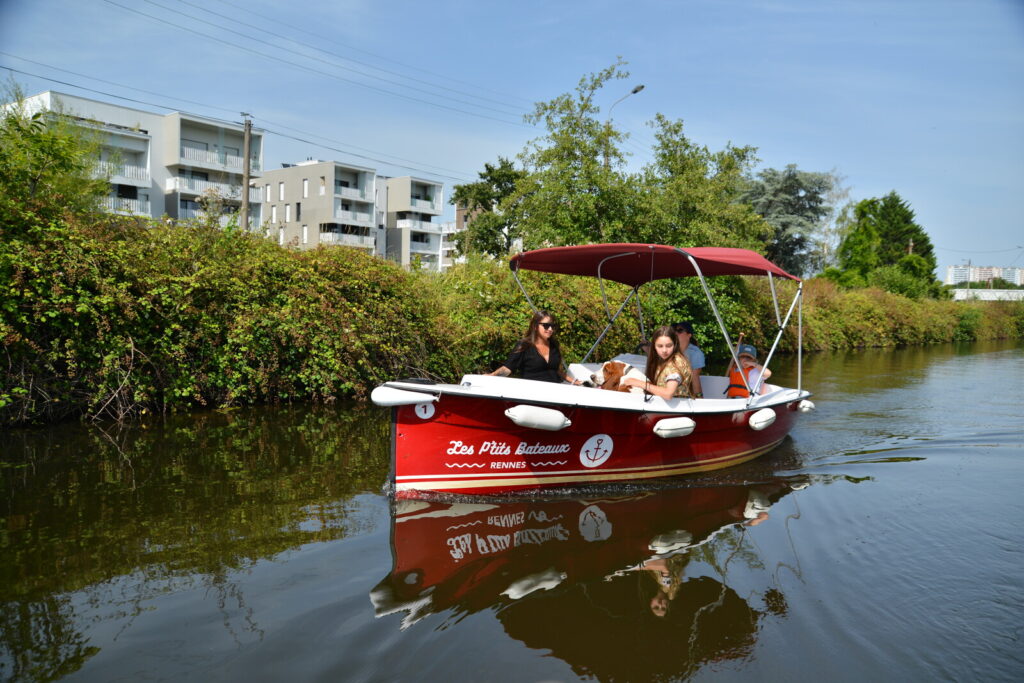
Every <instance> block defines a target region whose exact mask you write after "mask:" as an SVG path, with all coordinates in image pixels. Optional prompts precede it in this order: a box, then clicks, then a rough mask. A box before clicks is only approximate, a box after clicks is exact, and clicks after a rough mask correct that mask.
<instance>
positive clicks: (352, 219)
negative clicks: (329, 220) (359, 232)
mask: <svg viewBox="0 0 1024 683" xmlns="http://www.w3.org/2000/svg"><path fill="white" fill-rule="evenodd" d="M334 218H335V220H339V221H344V222H345V223H350V224H352V225H365V226H367V227H373V214H372V213H363V212H361V211H335V212H334Z"/></svg>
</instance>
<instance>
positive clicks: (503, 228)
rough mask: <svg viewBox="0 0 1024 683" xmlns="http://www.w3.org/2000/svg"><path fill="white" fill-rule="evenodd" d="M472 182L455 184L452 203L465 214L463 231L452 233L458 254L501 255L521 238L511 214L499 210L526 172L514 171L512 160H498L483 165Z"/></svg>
mask: <svg viewBox="0 0 1024 683" xmlns="http://www.w3.org/2000/svg"><path fill="white" fill-rule="evenodd" d="M479 176H480V180H478V181H477V182H475V183H466V184H465V185H456V186H455V191H454V192H453V193H452V197H451V200H450V201H451V203H452V204H454V205H455V206H458V207H461V208H463V209H465V210H466V211H467V212H468V216H467V222H466V229H465V230H461V231H459V232H457V233H456V234H455V238H454V239H455V244H456V248H457V249H458V250H459V253H460V254H469V253H483V254H489V255H491V256H503V255H504V254H507V253H508V252H509V251H510V250H511V249H512V245H513V244H514V242H515V241H516V240H517V239H518V238H520V236H521V232H520V230H519V228H518V225H517V224H516V222H515V221H513V220H512V216H513V215H514V214H512V213H509V212H508V211H507V207H506V208H505V209H502V208H501V207H502V202H503V201H505V200H506V199H507V198H509V197H511V196H512V195H513V194H514V193H515V192H516V186H517V184H518V183H519V181H520V180H522V179H523V178H525V177H526V173H525V172H524V171H522V170H521V169H517V168H515V166H514V165H513V163H512V161H510V160H509V159H506V158H504V157H498V163H497V164H490V163H485V164H484V170H483V171H481V172H480V173H479Z"/></svg>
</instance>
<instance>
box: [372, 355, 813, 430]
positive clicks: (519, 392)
mask: <svg viewBox="0 0 1024 683" xmlns="http://www.w3.org/2000/svg"><path fill="white" fill-rule="evenodd" d="M614 360H620V361H622V362H625V363H629V364H630V365H633V366H634V367H640V368H643V366H644V363H645V362H646V361H645V360H644V359H643V357H642V356H638V355H635V354H622V355H620V356H616V357H615V359H614ZM601 365H602V364H601V363H586V364H581V363H573V364H572V365H570V366H569V372H570V374H572V375H573V376H574V377H576V378H578V379H580V380H590V375H592V374H593V373H595V372H597V370H598V369H599V368H600V367H601ZM700 379H701V386H702V388H703V389H704V398H699V399H691V398H673V399H669V400H665V399H663V398H659V397H657V396H651V395H646V396H645V395H643V394H638V393H625V392H619V391H602V390H600V389H597V388H594V387H585V386H574V385H571V384H567V383H562V384H555V383H552V382H538V381H535V380H528V379H517V378H513V377H494V376H491V375H465V376H463V378H462V381H461V383H459V384H419V383H415V382H402V381H393V382H387V384H386V386H389V387H394V388H396V389H405V390H409V391H416V392H420V393H428V394H434V395H437V396H439V395H441V394H448V395H456V396H475V397H479V398H490V399H501V400H506V401H524V402H527V403H534V404H536V403H541V404H547V405H557V406H572V407H576V406H580V407H589V408H603V409H610V410H628V411H636V412H645V413H679V414H683V415H688V414H694V413H698V414H699V413H734V412H741V411H745V410H756V409H759V408H764V407H767V406H773V405H778V404H780V403H788V402H790V401H794V400H797V399H802V398H807V397H809V396H810V392H807V391H797V390H796V389H787V388H785V387H779V386H776V385H774V384H768V385H767V387H768V393H766V394H762V395H760V396H757V397H755V398H754V399H753V400H751V401H750V402H749V403H748V401H747V399H739V398H725V388H726V386H728V383H729V381H728V379H727V378H726V377H720V376H716V375H701V378H700ZM716 396H721V397H722V398H715V397H716Z"/></svg>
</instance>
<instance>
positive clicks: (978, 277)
mask: <svg viewBox="0 0 1024 683" xmlns="http://www.w3.org/2000/svg"><path fill="white" fill-rule="evenodd" d="M997 277H998V278H1002V279H1003V280H1006V281H1007V282H1011V283H1013V284H1015V285H1021V284H1024V268H1002V267H999V266H971V265H960V266H947V267H946V284H947V285H955V284H959V283H961V282H988V281H989V280H991V279H993V278H997Z"/></svg>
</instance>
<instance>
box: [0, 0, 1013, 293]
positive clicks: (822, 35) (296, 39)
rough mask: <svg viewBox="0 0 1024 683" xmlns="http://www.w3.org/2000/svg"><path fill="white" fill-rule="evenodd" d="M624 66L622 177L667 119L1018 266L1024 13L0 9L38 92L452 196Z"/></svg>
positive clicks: (668, 6)
mask: <svg viewBox="0 0 1024 683" xmlns="http://www.w3.org/2000/svg"><path fill="white" fill-rule="evenodd" d="M619 55H621V56H622V57H623V59H625V60H626V61H627V62H628V66H627V69H628V70H629V71H630V72H631V74H632V75H631V77H630V78H629V79H628V80H626V81H619V82H615V83H614V84H612V85H611V86H609V87H608V88H607V89H606V90H605V91H603V92H602V93H601V97H602V98H604V100H605V101H598V102H597V103H598V105H599V106H601V107H602V109H603V110H605V111H606V110H607V107H609V106H610V105H611V104H612V103H613V102H614V101H615V100H617V99H618V98H619V97H621V96H622V95H624V94H625V93H627V92H628V91H629V89H630V88H631V87H632V86H633V85H635V84H640V83H642V84H644V85H645V86H646V88H645V90H644V91H643V92H641V93H639V94H637V95H635V96H632V97H630V98H629V99H627V100H625V101H623V102H621V103H620V104H618V105H617V106H616V108H615V112H614V120H615V122H616V124H617V125H619V126H620V127H622V128H623V129H624V130H626V131H628V132H630V133H631V135H632V138H631V140H630V142H629V143H628V144H627V145H626V147H625V149H626V151H627V152H630V153H631V154H632V155H633V156H632V158H631V161H630V164H631V165H632V166H634V167H639V166H640V165H642V164H643V163H644V162H645V161H647V160H648V159H649V152H648V150H649V147H650V143H651V142H652V140H653V137H652V135H651V132H650V129H649V128H647V127H646V126H645V125H644V124H645V122H646V121H648V120H650V119H651V118H653V116H654V114H655V113H658V112H661V113H663V114H665V115H666V116H668V117H669V118H673V119H682V120H683V121H684V122H685V125H686V131H687V134H688V135H689V136H690V137H691V138H692V139H693V140H694V141H696V142H697V143H699V144H703V145H707V146H708V147H710V148H712V149H720V148H722V147H723V146H724V145H725V144H727V143H730V142H731V143H733V144H737V145H752V146H754V147H757V148H758V150H759V151H758V156H759V158H760V159H761V167H774V168H782V167H783V166H785V165H786V164H796V165H797V166H798V167H799V168H801V169H803V170H807V171H833V170H834V171H835V172H837V173H839V174H840V175H842V176H844V177H845V178H846V184H847V185H848V186H849V188H850V196H851V198H852V199H863V198H866V197H876V196H882V195H884V194H886V193H887V192H889V191H890V190H896V191H897V192H898V193H899V194H900V196H902V197H903V198H904V199H905V200H907V201H908V202H909V203H910V205H911V207H912V208H913V209H914V211H915V212H916V214H917V218H918V222H919V223H920V224H921V225H922V226H923V227H924V229H925V230H926V231H927V232H928V233H929V235H930V236H931V238H932V242H933V243H934V244H935V246H936V253H937V255H938V258H939V265H940V275H942V274H944V266H946V265H951V264H955V263H962V262H964V261H966V260H967V259H971V260H972V261H973V262H974V263H975V264H979V265H1003V266H1005V265H1016V266H1024V249H1021V248H1020V247H1024V219H1022V216H1024V2H1022V1H1021V0H928V1H923V0H886V1H875V0H857V1H854V0H843V1H837V0H776V1H768V2H754V1H752V0H678V1H675V2H669V1H660V2H659V1H653V0H635V1H634V2H630V3H623V2H610V1H606V0H591V1H587V2H584V1H582V0H564V1H559V0H546V1H545V2H538V1H536V0H521V1H519V2H486V1H482V0H475V1H471V0H437V1H436V2H432V3H431V2H412V1H409V0H392V1H390V2H387V1H382V0H292V1H291V2H283V1H278V0H0V65H2V66H3V67H9V68H13V69H17V70H18V71H20V72H23V73H14V78H15V79H16V80H17V81H18V82H19V83H20V84H22V86H23V87H24V89H25V90H26V91H27V92H29V93H36V92H40V91H43V90H47V89H53V90H60V91H65V92H69V93H72V94H78V95H83V96H86V97H92V98H95V99H101V100H109V101H113V102H118V103H121V104H126V105H128V106H135V107H139V108H144V109H152V110H154V111H168V109H166V108H161V107H159V106H154V105H166V106H167V107H170V108H173V109H180V110H183V111H189V112H194V113H198V114H203V115H207V116H215V117H218V118H226V119H229V120H240V117H239V116H238V112H241V111H247V112H250V113H252V114H253V116H254V121H255V124H256V125H257V126H260V127H263V128H265V129H267V130H268V131H274V132H275V134H270V135H268V136H267V139H266V147H265V161H266V163H267V165H268V167H274V166H277V165H278V164H280V163H281V162H293V161H300V160H302V159H305V158H307V157H315V158H321V159H337V160H339V161H348V162H351V163H355V164H358V165H362V166H372V167H375V168H377V169H379V170H380V171H381V172H383V173H386V174H391V175H405V174H412V175H417V176H422V177H427V178H433V179H436V180H440V181H442V182H444V183H445V184H446V193H450V191H451V186H452V184H454V183H459V182H466V181H471V180H474V179H476V173H477V172H478V171H479V170H481V169H482V168H483V164H484V163H485V162H491V161H494V160H496V159H497V157H498V156H499V155H503V156H509V157H514V156H515V155H516V154H517V153H518V152H519V151H520V150H521V149H522V148H523V146H524V144H525V143H526V141H528V140H530V139H532V138H534V137H537V136H538V135H540V134H541V131H540V130H537V129H534V128H531V127H530V126H527V125H526V124H524V123H522V114H523V113H525V112H527V111H529V110H530V109H531V108H532V103H533V102H536V101H541V100H546V99H550V98H552V97H554V96H556V95H558V94H560V93H563V92H567V91H570V90H572V89H573V88H574V87H575V85H576V83H577V82H578V80H579V79H580V77H581V76H582V75H583V74H585V73H590V72H594V71H598V70H600V69H602V68H604V67H606V66H608V65H610V64H612V63H613V62H614V61H615V59H616V57H617V56H619ZM26 60H31V61H26ZM33 62H35V63H33ZM69 72H73V73H69ZM27 74H34V75H27ZM2 75H6V73H5V72H3V70H2V69H0V76H2ZM42 77H45V78H50V79H56V80H59V81H65V82H66V83H69V84H74V85H75V86H82V87H84V88H88V89H91V90H92V91H90V90H83V89H79V88H76V87H72V86H71V85H66V84H61V83H55V82H53V81H47V80H44V78H42ZM95 79H99V80H95ZM94 91H101V92H102V93H106V94H100V93H98V92H94ZM143 91H148V92H143ZM113 95H117V96H122V97H127V98H131V99H133V100H140V101H141V102H128V101H125V100H118V99H116V98H114V97H112V96H113ZM144 103H148V104H144ZM277 133H283V134H285V135H289V136H293V137H291V138H290V137H285V136H284V135H279V134H277ZM314 136H319V137H314ZM293 138H302V139H304V140H306V142H302V141H299V140H295V139H293Z"/></svg>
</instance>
